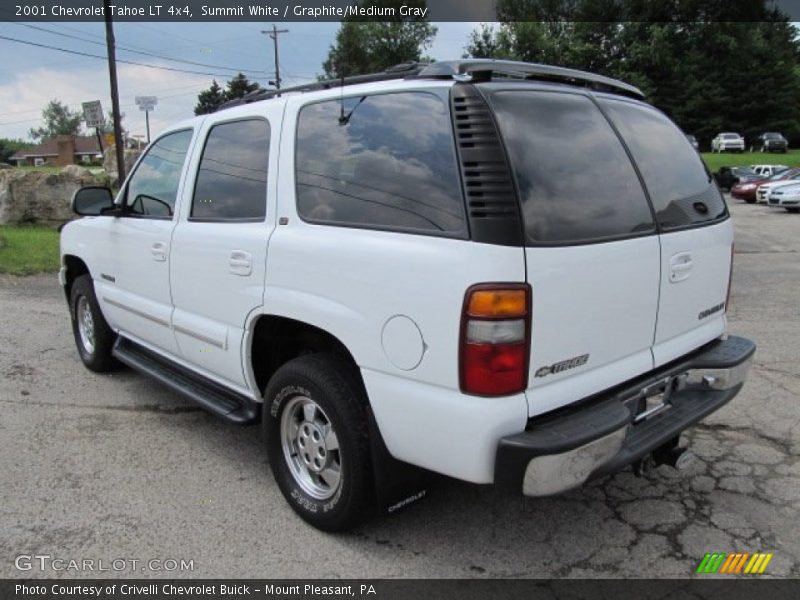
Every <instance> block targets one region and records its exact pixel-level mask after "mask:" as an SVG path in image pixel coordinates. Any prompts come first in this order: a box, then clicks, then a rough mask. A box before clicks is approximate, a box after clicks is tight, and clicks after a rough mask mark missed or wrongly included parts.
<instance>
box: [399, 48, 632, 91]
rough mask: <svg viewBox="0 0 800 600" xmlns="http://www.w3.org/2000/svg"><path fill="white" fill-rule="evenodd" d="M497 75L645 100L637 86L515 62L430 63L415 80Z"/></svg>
mask: <svg viewBox="0 0 800 600" xmlns="http://www.w3.org/2000/svg"><path fill="white" fill-rule="evenodd" d="M495 75H499V76H501V77H504V78H506V77H510V78H516V79H539V80H545V81H557V82H562V83H569V84H572V85H581V86H584V87H589V88H592V89H598V90H609V91H614V92H617V93H620V92H621V93H624V94H627V95H631V96H636V97H638V98H643V97H644V93H643V92H642V90H640V89H639V88H637V87H636V86H633V85H630V84H628V83H625V82H624V81H619V80H618V79H612V78H611V77H605V76H604V75H595V74H594V73H587V72H586V71H578V70H577V69H567V68H565V67H554V66H551V65H541V64H536V63H526V62H518V61H513V60H494V59H483V58H476V59H466V60H455V61H444V62H436V63H430V64H428V65H427V66H426V67H425V68H424V69H422V70H420V71H419V72H418V73H417V74H415V75H414V77H415V78H420V79H423V78H425V79H427V78H453V79H458V80H462V79H463V80H469V81H473V82H476V81H491V80H492V78H493V77H494V76H495Z"/></svg>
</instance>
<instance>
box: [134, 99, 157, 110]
mask: <svg viewBox="0 0 800 600" xmlns="http://www.w3.org/2000/svg"><path fill="white" fill-rule="evenodd" d="M134 101H135V102H136V106H138V107H139V110H145V111H149V110H153V109H154V108H155V107H156V104H158V98H156V97H155V96H136V98H134Z"/></svg>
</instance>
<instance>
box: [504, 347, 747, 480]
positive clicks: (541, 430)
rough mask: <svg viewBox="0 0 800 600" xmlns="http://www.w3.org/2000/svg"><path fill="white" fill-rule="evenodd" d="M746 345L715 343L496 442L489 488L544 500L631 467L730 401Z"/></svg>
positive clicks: (740, 378) (741, 374)
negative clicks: (492, 473)
mask: <svg viewBox="0 0 800 600" xmlns="http://www.w3.org/2000/svg"><path fill="white" fill-rule="evenodd" d="M754 352H755V344H753V342H751V341H750V340H746V339H744V338H739V337H730V338H728V339H726V340H718V341H717V342H714V343H713V344H711V345H709V346H708V347H706V348H705V349H704V350H701V351H700V352H698V353H694V354H693V355H692V356H690V357H686V358H684V359H682V360H679V361H676V362H675V363H672V364H671V365H670V366H667V367H665V368H662V369H658V370H657V371H654V372H652V373H650V374H649V375H647V376H645V377H643V378H639V379H637V380H636V381H634V382H630V383H629V384H624V385H623V386H619V387H618V388H615V389H614V390H611V391H609V392H608V393H606V394H602V395H600V396H599V397H596V398H593V399H591V400H587V401H584V402H579V403H577V404H576V405H572V406H569V407H566V408H565V409H562V410H559V411H556V412H555V413H551V414H548V415H543V416H541V417H537V418H535V419H533V420H531V421H529V423H528V427H527V428H526V430H525V431H524V432H522V433H519V434H516V435H513V436H508V437H505V438H502V439H501V440H500V444H499V446H498V450H497V457H496V460H495V484H496V485H499V486H501V487H505V488H507V489H516V490H520V489H521V490H522V493H523V494H525V495H526V496H548V495H552V494H557V493H560V492H563V491H566V490H568V489H571V488H574V487H578V486H580V485H582V484H583V483H584V482H586V481H587V480H588V479H590V478H592V477H598V476H601V475H608V474H610V473H613V472H615V471H618V470H619V469H621V468H623V467H625V466H627V465H629V464H631V463H633V462H635V461H636V460H638V459H640V458H642V457H644V456H645V455H647V454H649V453H650V452H652V451H653V450H655V449H656V448H659V447H660V446H662V445H664V444H666V443H668V442H670V440H674V439H675V438H676V437H677V436H679V435H680V433H681V432H682V431H683V430H684V429H686V428H688V427H690V426H691V425H693V424H695V423H697V422H698V421H700V420H701V419H703V418H704V417H706V416H707V415H709V414H710V413H712V412H714V411H715V410H717V409H719V408H720V407H722V406H723V405H725V404H726V403H727V402H729V401H730V400H731V399H732V398H733V397H734V396H736V394H738V393H739V391H740V390H741V388H742V386H743V384H744V382H745V381H746V379H747V375H748V372H749V370H750V365H751V363H752V360H753V355H754Z"/></svg>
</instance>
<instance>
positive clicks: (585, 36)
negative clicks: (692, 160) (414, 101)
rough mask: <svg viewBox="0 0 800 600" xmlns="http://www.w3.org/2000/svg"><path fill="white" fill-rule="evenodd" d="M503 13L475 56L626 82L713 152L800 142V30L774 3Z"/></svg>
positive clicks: (500, 6) (596, 5)
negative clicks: (713, 146)
mask: <svg viewBox="0 0 800 600" xmlns="http://www.w3.org/2000/svg"><path fill="white" fill-rule="evenodd" d="M497 12H498V19H499V21H500V23H499V25H498V26H496V27H492V28H488V27H482V28H479V29H476V30H475V31H473V33H472V35H471V37H470V39H469V41H468V45H467V47H466V48H465V50H466V52H467V55H468V56H473V57H487V58H508V59H514V60H524V61H531V62H545V63H549V64H555V65H561V66H566V67H572V68H577V69H583V70H587V71H591V72H594V73H600V74H603V75H608V76H610V77H615V78H618V79H622V80H623V81H627V82H629V83H632V84H634V85H636V86H638V87H639V88H641V89H642V91H643V92H644V93H645V94H646V96H647V98H648V100H649V101H650V102H652V103H653V104H655V105H656V106H658V107H659V108H660V109H662V110H663V111H664V112H666V113H667V114H668V115H669V116H670V117H671V118H672V119H673V120H675V122H676V123H677V124H678V125H679V126H680V127H681V128H682V129H683V130H684V131H686V132H687V133H692V134H694V135H696V136H697V137H698V138H699V139H700V140H701V143H702V144H704V145H707V144H708V143H709V142H710V140H711V138H713V137H714V135H716V133H718V132H719V131H721V130H729V131H738V132H740V133H743V134H744V135H745V137H746V138H747V139H752V138H753V137H754V136H756V135H757V134H758V133H761V132H763V131H780V132H782V133H784V134H785V135H787V136H788V137H789V138H790V142H791V141H792V140H793V139H794V140H795V143H797V142H800V72H799V71H798V68H797V65H798V63H799V62H800V42H798V39H797V29H796V28H795V27H794V25H793V24H792V23H790V22H789V20H788V18H787V17H786V16H784V15H783V14H782V13H780V12H779V11H778V10H777V9H774V8H771V7H769V6H768V3H767V2H766V1H765V0H746V1H738V2H724V3H720V2H717V3H710V2H701V1H699V0H672V1H671V2H663V0H636V1H635V2H634V1H631V2H627V3H625V2H619V1H618V0H498V2H497ZM765 90H769V92H768V93H765Z"/></svg>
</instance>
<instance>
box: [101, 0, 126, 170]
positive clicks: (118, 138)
mask: <svg viewBox="0 0 800 600" xmlns="http://www.w3.org/2000/svg"><path fill="white" fill-rule="evenodd" d="M103 15H104V17H105V20H106V48H107V49H108V78H109V79H110V80H111V110H112V116H113V118H114V141H115V143H116V147H117V179H118V180H119V183H120V185H122V182H123V181H125V147H124V146H123V143H122V125H121V124H120V117H119V115H120V112H119V87H118V86H117V54H116V48H115V42H114V25H113V23H112V22H111V7H110V6H109V0H103Z"/></svg>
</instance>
